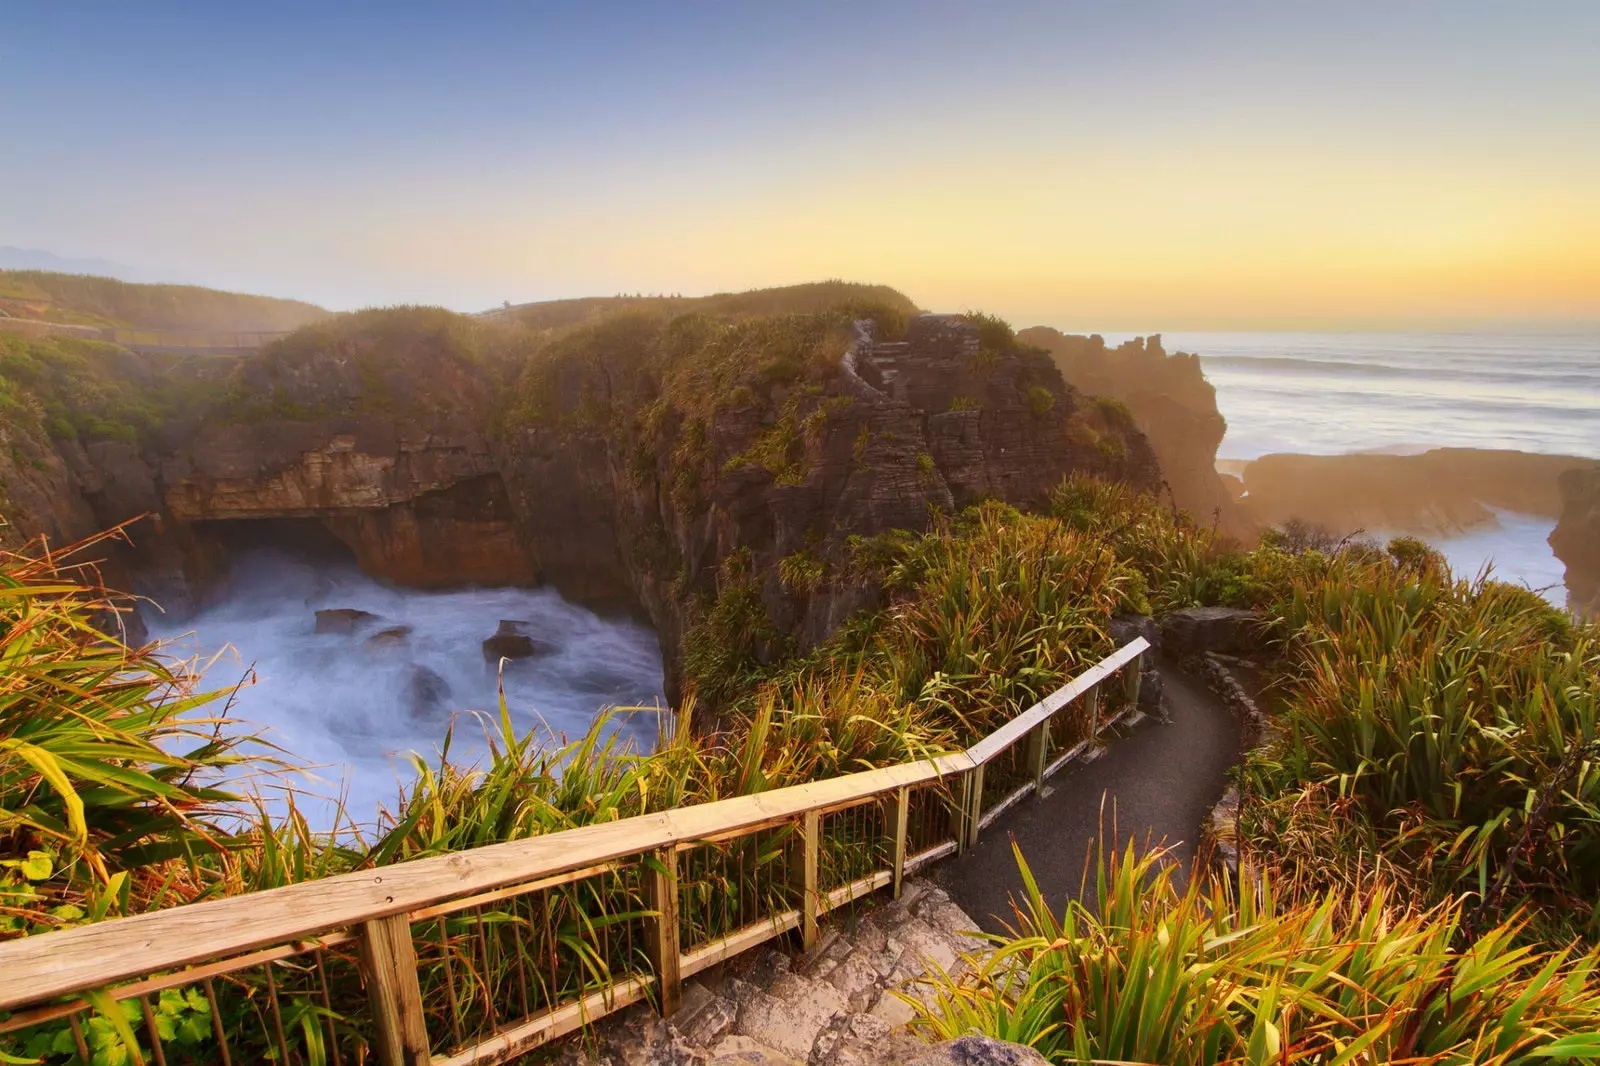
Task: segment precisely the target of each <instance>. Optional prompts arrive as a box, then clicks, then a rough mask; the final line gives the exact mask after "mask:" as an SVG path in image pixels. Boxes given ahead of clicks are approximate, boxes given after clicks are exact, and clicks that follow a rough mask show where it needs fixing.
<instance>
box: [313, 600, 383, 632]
mask: <svg viewBox="0 0 1600 1066" xmlns="http://www.w3.org/2000/svg"><path fill="white" fill-rule="evenodd" d="M377 620H378V616H377V615H375V614H373V613H372V612H370V611H358V610H356V609H355V608H353V607H337V608H334V609H333V610H327V611H318V612H317V632H318V633H341V634H346V635H348V634H351V633H354V632H355V631H356V630H358V629H360V628H362V627H363V626H367V625H371V624H372V623H373V622H376V621H377Z"/></svg>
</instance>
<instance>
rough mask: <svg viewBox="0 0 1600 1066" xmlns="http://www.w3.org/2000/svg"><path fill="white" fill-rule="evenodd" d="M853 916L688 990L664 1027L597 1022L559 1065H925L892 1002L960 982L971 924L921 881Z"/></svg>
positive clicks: (633, 1015) (920, 1045)
mask: <svg viewBox="0 0 1600 1066" xmlns="http://www.w3.org/2000/svg"><path fill="white" fill-rule="evenodd" d="M851 917H852V916H845V917H844V919H843V921H844V922H850V920H851ZM854 918H855V920H854V921H853V922H851V924H849V925H848V926H847V925H845V924H842V923H836V924H833V925H830V926H829V927H828V928H827V929H826V930H825V931H824V932H823V934H822V935H821V936H820V937H819V938H818V942H817V945H816V946H815V947H814V948H813V949H812V950H811V951H809V952H807V953H805V954H802V955H799V956H791V955H789V954H786V953H785V952H783V951H781V950H778V949H777V948H771V947H769V948H766V949H763V950H759V951H757V952H754V953H751V955H752V957H749V958H742V959H737V960H733V961H732V962H730V963H729V964H728V965H727V966H726V967H722V968H720V969H721V970H722V972H720V973H716V972H711V973H708V974H705V975H701V977H699V978H696V979H692V980H690V981H688V982H686V983H685V986H684V1002H683V1006H682V1007H681V1008H680V1009H679V1010H678V1011H677V1013H675V1014H673V1015H672V1017H670V1018H668V1019H665V1020H663V1019H660V1018H657V1017H656V1016H655V1015H654V1014H653V1013H652V1012H651V1011H650V1009H649V1007H648V1006H646V1005H643V1004H641V1005H639V1006H637V1007H634V1008H632V1009H630V1010H629V1011H625V1012H623V1014H622V1015H621V1016H620V1017H618V1018H617V1019H616V1020H615V1021H608V1022H602V1023H601V1024H600V1025H598V1026H597V1027H596V1029H597V1031H596V1032H595V1034H594V1035H593V1038H592V1039H591V1040H590V1041H589V1042H587V1043H583V1042H579V1041H573V1042H571V1043H570V1044H569V1045H568V1047H567V1048H566V1049H565V1051H564V1053H563V1056H562V1058H563V1060H564V1066H904V1064H908V1063H911V1062H912V1061H913V1060H917V1059H919V1058H920V1057H922V1056H925V1055H926V1054H927V1053H928V1052H929V1050H930V1048H929V1045H928V1044H926V1043H924V1042H923V1041H922V1040H920V1039H919V1038H918V1037H917V1036H915V1035H914V1034H912V1033H911V1032H910V1031H909V1030H908V1029H907V1028H906V1025H907V1023H908V1022H910V1021H911V1019H912V1018H913V1017H914V1016H915V1013H916V1012H915V1010H914V1008H913V1007H912V1005H911V1004H910V1003H907V1002H906V1001H905V1000H904V999H902V998H901V997H900V995H896V994H895V993H896V992H899V993H901V994H903V995H908V996H911V997H913V998H920V996H921V995H925V994H927V993H926V992H925V991H924V990H923V989H922V988H921V987H920V986H919V985H918V984H917V979H918V978H921V977H924V976H925V975H929V974H933V973H937V972H944V973H949V974H952V975H955V974H959V973H960V972H961V971H962V970H963V968H964V967H965V966H966V965H967V962H966V960H965V959H964V958H963V956H965V955H970V954H972V953H975V952H981V951H983V950H984V948H985V946H986V945H985V943H984V942H983V941H982V940H979V939H976V938H975V937H973V936H968V935H966V934H968V933H970V932H972V931H974V930H976V929H977V927H978V926H977V923H976V922H974V921H973V920H972V919H971V918H970V917H969V916H968V915H967V914H966V912H964V911H963V910H962V909H961V908H960V907H958V906H956V904H955V903H953V902H952V901H951V899H950V897H949V896H948V895H947V894H946V893H945V892H944V890H943V889H941V888H939V887H938V886H936V885H934V884H932V883H931V882H929V881H926V880H921V879H915V880H912V881H910V882H908V883H907V884H906V888H905V891H904V893H903V894H902V896H901V898H900V899H898V900H894V901H891V902H888V903H885V904H883V905H881V906H877V907H873V908H871V909H870V910H867V911H865V912H864V913H862V912H859V911H858V912H857V914H856V915H855V916H854ZM1007 1046H1008V1045H1007Z"/></svg>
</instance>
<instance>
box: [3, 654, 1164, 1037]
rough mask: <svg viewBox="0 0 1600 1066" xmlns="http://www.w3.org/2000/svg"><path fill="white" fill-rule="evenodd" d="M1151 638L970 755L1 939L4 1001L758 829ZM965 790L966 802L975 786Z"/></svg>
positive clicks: (852, 793)
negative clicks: (920, 756)
mask: <svg viewBox="0 0 1600 1066" xmlns="http://www.w3.org/2000/svg"><path fill="white" fill-rule="evenodd" d="M1147 647H1148V643H1147V642H1146V641H1145V640H1144V639H1143V638H1138V639H1135V640H1134V641H1133V642H1132V643H1130V644H1128V645H1126V646H1125V647H1123V648H1121V649H1119V650H1118V651H1117V652H1116V653H1114V654H1113V655H1111V656H1109V657H1108V658H1106V659H1105V660H1103V661H1102V662H1101V663H1099V664H1097V665H1096V666H1094V667H1091V668H1090V669H1089V670H1087V671H1085V673H1084V674H1082V675H1080V676H1079V677H1078V678H1076V679H1074V680H1073V681H1072V682H1070V683H1069V684H1067V685H1065V686H1063V687H1062V688H1061V689H1058V690H1057V691H1056V692H1055V693H1052V694H1051V695H1050V696H1049V697H1047V698H1046V699H1045V700H1043V701H1041V702H1040V703H1039V704H1036V705H1035V706H1034V707H1032V708H1030V709H1029V710H1027V711H1025V712H1023V714H1021V715H1019V716H1018V717H1017V718H1015V719H1013V720H1012V721H1011V722H1009V723H1007V724H1006V725H1004V726H1002V727H1001V728H1000V729H999V730H997V731H996V732H995V733H993V734H991V735H990V736H989V737H987V738H985V739H984V740H982V741H980V742H979V743H978V744H977V745H974V747H973V748H971V749H969V750H968V751H967V752H957V753H953V754H950V755H945V756H940V757H938V758H936V759H930V760H925V761H919V762H915V763H905V764H901V765H898V766H891V767H885V768H883V769H880V770H870V771H865V772H863V773H857V774H849V775H846V776H844V777H838V778H832V779H830V780H827V781H817V782H812V783H809V784H804V785H794V786H790V787H788V788H782V789H775V790H773V791H771V792H766V793H760V794H757V795H753V796H741V797H737V798H734V799H728V800H720V801H717V802H714V803H707V804H702V805H699V806H695V807H685V808H679V809H676V810H671V811H663V812H659V813H656V814H649V815H642V816H639V817H636V818H628V819H624V820H622V821H618V822H609V823H605V824H602V825H594V826H585V827H582V828H579V829H572V830H567V831H565V832H562V833H555V834H550V835H548V836H542V837H533V838H530V839H526V840H515V841H508V842H506V843H502V844H491V845H488V846H486V847H482V848H474V849H472V850H470V851H465V852H458V853H454V854H450V855H441V856H436V857H434V858H429V859H419V860H414V861H412V862H407V863H398V864H396V865H393V866H387V867H382V868H379V869H376V870H363V871H358V872H355V873H349V874H341V875H338V876H335V877H330V878H325V879H323V880H320V881H311V882H306V883H303V884H298V885H289V886H286V887H284V888H278V889H272V890H269V891H266V892H257V893H250V894H248V895H244V896H234V897H229V898H224V899H217V900H210V901H207V902H204V903H197V904H191V905H188V906H184V907H176V908H173V909H171V910H166V911H158V912H155V913H151V914H142V915H135V916H133V917H130V918H122V919H117V920H115V921H111V922H101V923H96V924H92V925H86V926H78V927H75V928H72V929H65V930H59V931H57V932H52V933H45V934H41V935H39V936H31V937H25V938H22V939H20V940H14V941H9V942H7V943H3V944H0V1010H12V1009H15V1008H17V1007H25V1006H29V1005H32V1004H39V1003H42V1002H45V1001H48V1000H51V999H55V998H57V997H60V996H64V995H69V994H71V993H74V992H81V991H84V990H86V989H92V988H102V987H105V986H107V985H114V984H118V983H121V982H124V981H127V980H130V979H134V978H139V977H143V976H145V975H147V974H152V973H160V972H162V971H167V970H177V969H179V968H181V967H184V966H188V965H191V964H194V963H200V962H211V961H213V960H216V959H218V958H219V957H223V956H228V955H234V954H239V953H243V952H247V951H251V950H255V949H259V948H264V947H271V946H273V945H277V944H282V943H285V942H287V941H292V940H303V939H311V938H315V937H317V936H318V935H321V934H326V933H328V932H330V931H336V930H344V929H349V928H351V927H353V926H356V925H359V924H361V923H364V922H368V921H371V920H374V919H377V918H383V917H388V916H391V915H401V914H406V913H409V912H412V911H417V910H421V909H424V908H429V907H437V906H439V905H440V904H444V903H446V902H447V901H449V900H452V899H456V898H459V897H462V896H468V895H473V894H476V893H484V892H493V891H495V890H498V889H502V888H505V887H507V886H509V885H513V884H516V883H517V882H519V881H527V880H529V879H530V878H535V877H557V876H559V875H561V874H564V873H567V872H569V871H575V870H580V869H583V868H585V867H590V866H596V865H599V864H603V863H608V862H613V861H616V860H618V859H624V858H628V857H630V856H635V855H639V854H642V853H645V852H650V851H654V850H656V849H657V848H661V847H667V846H676V845H678V844H681V843H683V842H686V841H693V840H698V839H700V838H703V837H706V836H709V835H712V834H733V833H738V832H739V831H741V830H743V831H753V830H755V829H759V828H763V827H766V826H772V825H777V824H781V823H782V822H784V821H788V820H790V819H793V818H795V817H797V816H799V815H802V814H804V813H805V812H807V811H816V810H821V809H826V808H835V807H838V806H841V805H848V804H849V803H851V802H854V801H857V800H861V799H865V798H868V797H871V796H876V795H881V794H882V793H885V792H890V791H893V790H895V789H898V788H900V787H902V786H907V785H917V784H922V783H925V782H928V781H933V780H938V779H941V778H944V777H947V776H949V775H951V774H957V773H962V774H965V772H967V771H970V770H971V769H972V768H973V767H974V766H975V765H977V764H980V763H981V762H982V761H985V760H986V759H987V758H991V757H993V755H994V754H997V753H998V752H1000V751H1003V750H1004V749H1005V748H1006V747H1008V746H1009V745H1010V744H1011V743H1014V742H1015V741H1016V740H1017V739H1019V738H1021V737H1022V736H1023V735H1024V734H1025V733H1026V732H1027V731H1028V730H1029V729H1031V728H1033V726H1035V725H1037V724H1038V723H1039V722H1041V721H1045V720H1047V719H1048V718H1049V717H1050V716H1051V714H1053V713H1054V711H1055V710H1056V709H1058V708H1059V707H1061V706H1063V705H1065V704H1066V703H1067V702H1069V701H1070V700H1071V699H1073V698H1075V696H1076V695H1077V694H1079V693H1081V692H1083V691H1087V690H1089V689H1092V688H1093V686H1094V685H1095V684H1097V683H1098V682H1099V680H1101V679H1102V678H1103V677H1104V675H1105V674H1107V673H1109V672H1111V671H1112V670H1115V669H1116V668H1118V667H1119V666H1121V665H1122V664H1123V663H1125V662H1127V661H1129V660H1130V659H1132V658H1134V657H1135V656H1137V655H1138V654H1140V653H1141V652H1143V651H1144V650H1145V649H1146V648H1147ZM966 799H967V802H968V803H969V804H970V803H973V802H974V800H973V797H972V793H971V790H970V785H969V788H968V791H967V796H966ZM963 806H965V805H963ZM970 813H971V812H970V809H958V811H957V817H958V818H961V819H962V820H963V822H964V823H965V824H961V825H959V826H958V827H957V828H958V833H957V842H956V846H957V847H958V848H959V847H963V846H965V845H966V843H967V842H968V840H970V838H971V836H972V835H973V834H974V833H975V832H976V829H977V824H978V823H977V820H976V819H975V818H969V817H968V816H969V815H970Z"/></svg>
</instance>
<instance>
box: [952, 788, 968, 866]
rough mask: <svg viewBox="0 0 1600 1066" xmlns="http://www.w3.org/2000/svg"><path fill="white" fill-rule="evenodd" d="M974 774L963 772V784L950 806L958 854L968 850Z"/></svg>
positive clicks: (957, 790)
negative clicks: (968, 825)
mask: <svg viewBox="0 0 1600 1066" xmlns="http://www.w3.org/2000/svg"><path fill="white" fill-rule="evenodd" d="M972 774H973V771H971V770H967V771H964V772H963V773H962V774H961V785H960V787H959V788H957V789H956V795H955V797H954V799H955V802H954V803H953V804H951V806H950V835H951V836H953V837H955V838H956V854H957V855H960V854H961V853H962V852H964V851H966V850H967V814H968V813H969V812H970V811H971V809H972Z"/></svg>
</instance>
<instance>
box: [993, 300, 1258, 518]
mask: <svg viewBox="0 0 1600 1066" xmlns="http://www.w3.org/2000/svg"><path fill="white" fill-rule="evenodd" d="M1017 337H1018V339H1019V340H1021V341H1023V342H1024V343H1027V344H1031V345H1036V346H1037V347H1040V348H1043V349H1044V350H1045V351H1047V352H1049V353H1050V355H1051V357H1052V358H1053V359H1054V360H1055V361H1056V365H1057V366H1058V367H1060V368H1061V375H1062V377H1063V378H1065V379H1066V381H1067V383H1068V384H1069V385H1071V386H1072V387H1073V388H1076V389H1079V390H1081V391H1082V392H1085V393H1088V394H1089V395H1091V396H1105V397H1110V398H1112V399H1115V400H1118V401H1120V402H1121V403H1123V404H1125V405H1126V406H1127V408H1128V410H1129V411H1130V412H1131V413H1132V415H1133V419H1134V421H1135V423H1136V424H1137V425H1138V427H1139V429H1140V430H1142V431H1143V432H1144V433H1145V435H1146V436H1148V437H1149V438H1150V444H1151V446H1152V447H1153V448H1154V449H1155V453H1156V458H1157V459H1158V460H1159V461H1160V464H1161V472H1162V475H1163V477H1164V479H1165V481H1166V486H1167V488H1168V489H1169V490H1170V491H1171V493H1172V500H1173V502H1174V503H1175V504H1176V505H1177V506H1179V507H1181V508H1183V509H1184V510H1186V511H1188V512H1189V513H1190V514H1191V515H1193V516H1194V517H1195V519H1196V520H1197V521H1199V522H1202V523H1206V524H1209V523H1211V522H1213V521H1215V522H1217V523H1219V525H1220V526H1221V528H1222V529H1223V530H1224V531H1225V532H1228V533H1230V534H1232V535H1234V536H1237V537H1240V538H1242V539H1249V538H1251V537H1252V536H1253V534H1254V532H1255V530H1254V527H1253V525H1252V524H1251V523H1250V522H1249V521H1248V520H1247V518H1246V517H1245V516H1244V515H1243V514H1241V513H1240V511H1239V510H1238V508H1237V507H1235V506H1234V497H1235V495H1236V494H1235V493H1234V492H1232V491H1230V490H1229V488H1228V487H1227V485H1226V484H1225V483H1224V482H1223V480H1222V479H1221V478H1220V477H1219V475H1218V474H1217V471H1216V459H1217V446H1218V445H1219V444H1221V443H1222V437H1223V435H1224V434H1225V433H1226V432H1227V429H1228V424H1227V422H1226V421H1225V420H1224V419H1223V417H1222V414H1221V413H1220V412H1219V411H1218V410H1217V394H1216V390H1215V389H1214V388H1212V386H1211V383H1210V382H1209V381H1207V380H1206V376H1205V373H1204V372H1203V371H1202V370H1201V368H1200V359H1199V357H1198V356H1194V355H1189V354H1187V353H1184V352H1170V353H1169V352H1167V351H1166V350H1165V349H1163V348H1162V346H1161V337H1160V336H1159V335H1157V336H1151V337H1149V338H1144V337H1137V338H1134V339H1133V340H1130V341H1127V342H1125V343H1123V344H1120V345H1118V346H1117V347H1115V348H1108V347H1107V346H1106V343H1105V341H1104V340H1103V339H1102V338H1100V337H1099V336H1091V337H1082V336H1070V335H1066V334H1063V333H1061V332H1059V331H1057V330H1054V329H1051V328H1049V327H1048V326H1035V327H1034V328H1032V329H1025V330H1023V331H1022V332H1021V333H1019V334H1018V335H1017Z"/></svg>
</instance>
